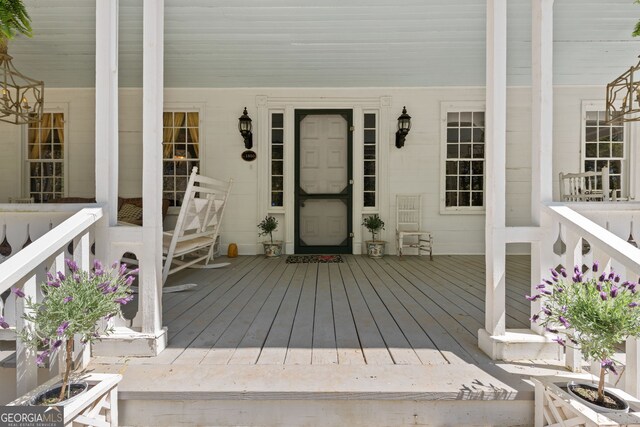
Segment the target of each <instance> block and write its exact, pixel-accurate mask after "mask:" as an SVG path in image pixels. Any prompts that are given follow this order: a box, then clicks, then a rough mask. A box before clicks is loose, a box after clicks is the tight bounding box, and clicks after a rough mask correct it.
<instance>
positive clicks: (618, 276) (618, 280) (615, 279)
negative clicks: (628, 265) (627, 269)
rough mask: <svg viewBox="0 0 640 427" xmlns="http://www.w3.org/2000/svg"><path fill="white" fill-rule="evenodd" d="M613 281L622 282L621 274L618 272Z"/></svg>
mask: <svg viewBox="0 0 640 427" xmlns="http://www.w3.org/2000/svg"><path fill="white" fill-rule="evenodd" d="M613 281H614V282H616V283H618V282H620V275H619V274H616V275H615V277H614V278H613Z"/></svg>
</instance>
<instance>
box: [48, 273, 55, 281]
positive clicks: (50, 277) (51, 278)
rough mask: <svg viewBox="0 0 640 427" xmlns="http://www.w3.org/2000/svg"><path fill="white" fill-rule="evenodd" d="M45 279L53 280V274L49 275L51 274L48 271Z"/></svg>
mask: <svg viewBox="0 0 640 427" xmlns="http://www.w3.org/2000/svg"><path fill="white" fill-rule="evenodd" d="M47 279H49V280H54V277H53V274H51V272H49V271H47Z"/></svg>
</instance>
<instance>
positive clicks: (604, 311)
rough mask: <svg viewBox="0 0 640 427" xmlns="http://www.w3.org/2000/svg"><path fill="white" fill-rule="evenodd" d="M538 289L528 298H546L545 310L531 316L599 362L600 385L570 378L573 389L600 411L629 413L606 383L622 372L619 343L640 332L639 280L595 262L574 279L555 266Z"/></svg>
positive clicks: (577, 271)
mask: <svg viewBox="0 0 640 427" xmlns="http://www.w3.org/2000/svg"><path fill="white" fill-rule="evenodd" d="M537 289H538V291H539V293H538V294H536V295H532V296H527V299H528V300H529V301H535V300H537V299H541V302H542V310H541V311H540V313H538V314H536V315H534V316H533V317H532V319H531V320H532V321H534V322H540V324H541V325H542V326H544V327H545V328H546V330H547V331H548V332H550V333H553V334H556V337H555V339H554V340H555V341H556V342H557V343H558V344H560V345H562V346H568V347H577V348H579V349H580V351H581V353H582V355H583V356H584V358H585V359H587V360H592V361H598V362H600V378H599V381H598V386H597V387H594V386H591V385H589V384H579V383H569V384H568V385H567V389H568V392H569V393H570V394H572V395H574V396H576V397H577V398H579V399H583V400H584V402H583V403H584V404H586V405H587V406H589V407H591V408H592V409H594V410H596V411H598V412H614V411H621V412H627V411H628V410H629V405H628V403H627V402H625V401H624V400H622V399H621V398H619V397H618V396H616V395H615V394H614V393H612V392H610V391H608V390H606V389H605V386H604V385H605V374H606V372H607V371H609V372H611V373H612V374H617V369H618V368H617V365H618V363H617V362H616V361H614V353H615V348H616V346H617V345H619V344H620V343H622V342H623V341H624V340H625V339H626V338H627V337H640V307H639V306H640V293H639V292H638V290H640V288H638V284H637V283H634V282H629V281H621V278H620V276H619V275H618V274H616V273H615V272H613V271H611V272H602V273H598V263H597V262H595V263H594V264H593V267H592V269H591V272H587V273H586V274H585V273H583V271H582V269H581V268H580V266H576V267H575V268H574V272H573V277H572V278H570V279H569V278H567V272H566V271H565V270H564V269H562V270H560V271H559V272H558V271H556V270H553V269H552V270H551V279H550V280H545V281H544V282H543V283H541V284H540V285H538V286H537Z"/></svg>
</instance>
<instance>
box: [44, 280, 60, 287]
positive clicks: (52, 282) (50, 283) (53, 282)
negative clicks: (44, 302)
mask: <svg viewBox="0 0 640 427" xmlns="http://www.w3.org/2000/svg"><path fill="white" fill-rule="evenodd" d="M47 286H51V287H52V288H59V287H60V282H58V281H57V280H49V281H47Z"/></svg>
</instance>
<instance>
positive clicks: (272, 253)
mask: <svg viewBox="0 0 640 427" xmlns="http://www.w3.org/2000/svg"><path fill="white" fill-rule="evenodd" d="M262 245H263V246H264V255H265V256H266V257H267V258H277V257H279V256H280V255H282V241H279V240H278V241H274V242H273V243H271V242H262Z"/></svg>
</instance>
